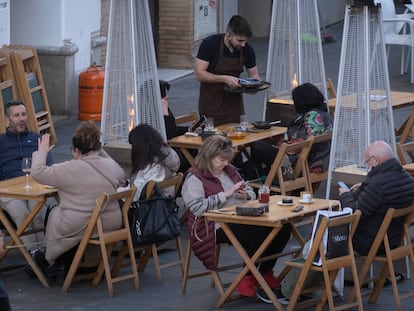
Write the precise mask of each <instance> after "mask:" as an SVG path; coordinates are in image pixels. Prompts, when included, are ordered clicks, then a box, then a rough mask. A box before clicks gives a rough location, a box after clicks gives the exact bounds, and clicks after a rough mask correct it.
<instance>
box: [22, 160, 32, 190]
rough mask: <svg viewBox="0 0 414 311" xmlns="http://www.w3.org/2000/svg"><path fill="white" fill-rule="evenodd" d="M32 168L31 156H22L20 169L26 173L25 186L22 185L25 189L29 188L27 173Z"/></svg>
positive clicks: (28, 173)
mask: <svg viewBox="0 0 414 311" xmlns="http://www.w3.org/2000/svg"><path fill="white" fill-rule="evenodd" d="M31 168H32V158H23V159H22V171H23V173H25V174H26V186H24V187H25V188H26V189H29V188H31V186H30V185H29V175H30V170H31Z"/></svg>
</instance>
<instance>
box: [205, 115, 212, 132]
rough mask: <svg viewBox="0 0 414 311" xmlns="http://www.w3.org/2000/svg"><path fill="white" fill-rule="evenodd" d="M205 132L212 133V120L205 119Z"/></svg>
mask: <svg viewBox="0 0 414 311" xmlns="http://www.w3.org/2000/svg"><path fill="white" fill-rule="evenodd" d="M204 130H206V131H214V119H213V118H207V119H206V127H205V128H204Z"/></svg>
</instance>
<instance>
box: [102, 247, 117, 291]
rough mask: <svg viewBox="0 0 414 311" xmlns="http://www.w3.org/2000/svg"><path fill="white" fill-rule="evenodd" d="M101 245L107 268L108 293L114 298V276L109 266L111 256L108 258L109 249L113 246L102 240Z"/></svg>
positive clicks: (104, 263) (103, 259) (105, 267)
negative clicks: (112, 276)
mask: <svg viewBox="0 0 414 311" xmlns="http://www.w3.org/2000/svg"><path fill="white" fill-rule="evenodd" d="M99 244H100V246H101V255H102V261H103V265H104V269H105V279H106V286H107V287H108V294H109V297H111V298H112V296H113V293H114V288H113V285H112V278H111V269H110V267H109V258H108V252H107V251H108V249H109V248H110V247H111V246H110V245H108V247H107V246H106V245H105V244H104V243H103V242H102V243H99Z"/></svg>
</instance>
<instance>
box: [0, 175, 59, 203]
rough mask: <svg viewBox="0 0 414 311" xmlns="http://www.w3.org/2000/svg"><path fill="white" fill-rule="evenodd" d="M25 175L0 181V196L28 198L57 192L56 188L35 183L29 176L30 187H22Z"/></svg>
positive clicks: (24, 182) (24, 183)
mask: <svg viewBox="0 0 414 311" xmlns="http://www.w3.org/2000/svg"><path fill="white" fill-rule="evenodd" d="M25 185H26V176H20V177H16V178H11V179H7V180H2V181H0V197H7V198H16V199H23V200H30V199H34V198H38V197H42V196H45V195H49V194H53V193H56V192H57V189H56V188H51V187H49V186H45V185H42V184H39V183H37V182H36V181H34V180H33V178H32V177H31V176H29V185H30V186H31V188H24V186H25Z"/></svg>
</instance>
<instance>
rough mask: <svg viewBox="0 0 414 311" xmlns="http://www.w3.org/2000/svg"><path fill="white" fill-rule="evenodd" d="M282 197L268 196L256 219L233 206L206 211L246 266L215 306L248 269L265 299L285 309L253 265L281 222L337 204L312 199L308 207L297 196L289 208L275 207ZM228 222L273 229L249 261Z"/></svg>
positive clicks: (330, 201)
mask: <svg viewBox="0 0 414 311" xmlns="http://www.w3.org/2000/svg"><path fill="white" fill-rule="evenodd" d="M282 198H283V196H280V195H274V196H271V197H270V202H269V212H268V213H265V214H263V215H261V216H258V217H249V216H238V215H236V213H235V208H236V207H235V206H231V207H227V208H222V209H220V210H219V211H209V212H206V213H204V216H206V217H207V219H208V220H210V221H215V222H217V223H219V224H220V226H221V228H222V229H223V231H224V233H225V234H226V235H227V237H228V238H229V240H230V241H231V243H232V245H233V246H234V247H235V249H236V251H237V252H238V254H239V255H240V257H241V258H242V259H243V261H244V263H245V264H246V265H245V267H244V268H243V270H242V271H241V272H240V274H239V275H238V276H237V277H236V279H235V280H234V281H233V283H232V284H231V285H230V287H228V288H227V289H226V291H225V292H224V294H223V295H222V296H221V297H220V298H219V300H218V301H217V303H216V307H217V308H220V307H221V306H222V305H223V304H224V303H225V302H226V300H227V299H228V298H229V297H230V295H231V294H232V293H233V291H234V290H235V288H236V286H237V284H239V282H240V280H241V279H242V278H243V277H244V276H245V275H246V273H247V272H248V271H249V270H250V271H251V272H252V274H253V275H254V276H255V278H256V280H257V281H258V283H259V284H260V286H261V287H262V288H263V289H264V291H265V292H266V294H267V295H268V297H269V298H270V299H271V300H272V302H273V306H274V307H275V308H276V309H277V310H284V308H283V306H282V305H281V304H280V303H279V301H278V300H277V297H276V296H275V294H274V293H273V292H272V290H271V289H270V287H269V286H268V285H267V283H266V281H265V280H264V278H263V276H262V275H261V273H260V272H259V270H258V269H257V267H256V266H255V262H256V261H258V259H259V258H260V257H261V255H262V254H263V252H264V251H265V250H266V248H267V247H268V246H269V244H270V243H271V242H272V240H273V239H274V237H275V236H276V235H277V234H278V232H279V231H280V229H281V228H282V225H283V224H284V223H290V222H294V221H298V220H300V219H302V218H304V217H311V216H314V215H315V214H316V211H318V210H322V209H327V208H329V206H330V205H332V206H335V207H336V206H338V201H334V200H325V199H314V202H313V203H311V204H302V203H299V202H298V201H299V199H300V198H299V197H293V205H290V206H281V205H279V204H278V202H279V201H281V200H282ZM257 204H258V201H257V200H254V201H249V202H246V203H245V204H243V205H247V206H255V205H257ZM299 204H300V205H304V206H305V208H304V209H302V211H300V212H293V211H292V209H293V208H294V207H295V206H297V205H299ZM229 223H236V224H245V225H254V226H266V227H272V228H273V229H272V230H271V231H270V233H269V235H268V236H267V238H266V239H265V240H264V241H263V243H262V245H261V246H260V247H259V249H258V250H257V251H256V253H255V254H254V255H253V256H252V257H251V258H250V257H249V256H248V255H247V253H246V251H245V250H244V248H243V247H242V246H241V244H240V242H239V241H238V240H237V238H236V236H235V235H234V234H233V232H232V231H231V229H230V228H229V226H228V224H229Z"/></svg>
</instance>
